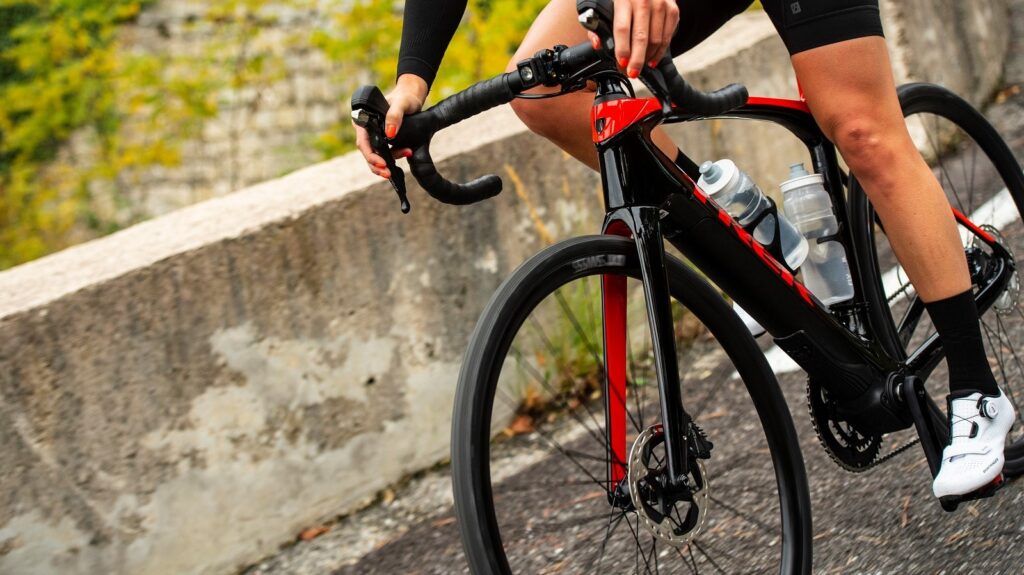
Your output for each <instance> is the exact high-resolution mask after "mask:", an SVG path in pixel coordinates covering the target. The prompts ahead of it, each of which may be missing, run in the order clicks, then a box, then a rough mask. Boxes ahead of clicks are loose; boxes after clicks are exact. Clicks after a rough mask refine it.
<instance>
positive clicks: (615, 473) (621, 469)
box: [601, 275, 628, 490]
mask: <svg viewBox="0 0 1024 575" xmlns="http://www.w3.org/2000/svg"><path fill="white" fill-rule="evenodd" d="M601 280H602V283H601V285H602V288H603V290H602V296H603V300H604V301H603V304H604V361H605V366H606V370H605V372H606V378H607V381H606V383H607V389H606V393H605V414H606V416H607V426H608V428H607V432H608V446H609V449H610V451H611V453H610V454H609V455H610V456H611V457H610V458H609V463H608V479H609V480H610V481H611V483H610V484H609V486H608V489H609V490H612V489H615V487H616V486H617V485H618V484H619V482H620V481H622V479H623V478H624V477H625V476H626V466H625V461H626V458H627V457H628V456H627V455H626V276H624V275H605V276H602V278H601Z"/></svg>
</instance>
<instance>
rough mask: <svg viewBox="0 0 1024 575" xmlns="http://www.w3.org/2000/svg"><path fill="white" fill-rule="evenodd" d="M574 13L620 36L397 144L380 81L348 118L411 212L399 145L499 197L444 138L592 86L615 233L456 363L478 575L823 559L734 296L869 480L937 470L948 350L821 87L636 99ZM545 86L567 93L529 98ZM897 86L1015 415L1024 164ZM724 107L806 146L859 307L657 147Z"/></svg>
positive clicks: (438, 187) (784, 412)
mask: <svg viewBox="0 0 1024 575" xmlns="http://www.w3.org/2000/svg"><path fill="white" fill-rule="evenodd" d="M577 7H578V10H579V14H580V22H581V23H582V24H583V25H584V27H586V28H587V29H589V30H592V31H594V32H596V33H598V35H599V37H600V38H601V39H602V45H601V47H600V48H597V49H595V48H593V47H592V46H591V45H590V44H589V43H587V44H581V45H578V46H572V47H566V46H555V47H553V48H551V49H549V50H543V51H541V52H538V53H537V54H536V55H535V56H534V57H532V58H528V59H526V60H524V61H522V62H520V63H519V64H518V66H517V69H516V70H515V71H512V72H509V73H505V74H502V75H499V76H497V77H494V78H491V79H489V80H486V81H483V82H480V83H478V84H475V85H473V86H471V87H470V88H468V89H466V90H465V91H463V92H459V93H457V94H455V95H453V96H451V97H448V98H446V99H444V100H442V101H441V102H439V103H438V104H437V105H436V106H434V107H432V108H430V109H428V110H426V111H423V112H420V113H417V114H414V115H410V116H408V117H407V118H406V119H405V121H404V123H403V126H402V129H401V131H400V133H399V135H398V136H397V138H396V139H395V140H394V141H392V142H389V141H388V140H387V139H386V138H385V136H384V131H383V118H384V113H385V111H386V110H387V102H386V101H385V100H384V97H383V95H382V94H381V92H380V91H379V89H377V88H376V87H372V86H366V87H363V88H362V89H360V90H359V91H358V92H357V93H356V94H355V96H354V97H353V99H352V108H353V118H354V119H355V121H356V123H357V124H359V125H362V126H364V127H366V128H367V130H368V131H369V134H370V138H371V143H372V146H373V148H374V149H375V150H376V151H377V152H378V153H379V154H380V155H381V156H382V157H383V158H385V159H386V160H387V162H388V168H389V169H390V171H391V178H390V180H391V183H392V185H393V186H394V189H395V191H396V192H397V194H398V196H399V198H400V201H401V206H402V210H403V211H405V212H408V211H409V209H410V205H409V202H408V199H407V196H406V188H405V180H404V172H403V171H402V169H401V168H400V167H399V166H397V165H395V162H394V161H393V160H392V159H391V154H390V153H389V145H390V146H394V147H395V148H411V149H413V150H414V153H413V155H412V157H411V158H410V159H409V166H410V169H411V171H412V174H413V176H414V177H415V178H416V180H417V181H418V182H419V184H420V185H421V187H422V188H423V189H424V190H426V191H427V192H428V193H429V194H430V195H431V196H433V197H434V198H436V199H438V200H440V201H442V202H445V203H449V204H470V203H474V202H478V201H482V200H485V199H487V198H490V197H493V196H495V195H496V194H498V193H499V192H500V191H501V180H500V179H499V178H498V177H497V176H494V175H489V176H484V177H482V178H479V179H477V180H474V181H472V182H469V183H465V184H456V183H453V182H450V181H448V180H446V179H444V178H443V177H442V176H441V175H439V174H438V172H437V170H436V168H435V166H434V163H433V160H432V159H431V156H430V150H429V144H430V140H431V138H432V136H433V134H434V133H436V132H437V131H439V130H441V129H443V128H445V127H448V126H451V125H453V124H456V123H458V122H460V121H462V120H464V119H466V118H468V117H470V116H473V115H475V114H478V113H480V112H483V111H485V110H487V109H490V108H493V107H495V106H499V105H502V104H505V103H508V102H510V101H511V100H512V99H514V98H517V97H533V98H538V97H555V96H558V95H561V94H565V93H568V92H572V91H576V90H580V89H583V88H584V87H585V86H587V84H588V82H589V83H590V85H591V86H592V87H594V86H596V91H595V92H594V104H593V108H592V112H591V117H592V121H593V139H594V143H595V146H596V147H597V151H598V154H599V157H600V166H601V181H602V189H603V196H604V204H605V208H606V214H605V218H604V223H603V226H602V233H601V234H600V235H588V236H582V237H575V238H572V239H569V240H566V241H562V242H559V243H557V244H555V245H552V246H550V247H548V248H547V249H545V250H543V251H542V252H540V253H538V254H537V255H535V256H533V257H532V258H530V259H529V260H528V261H526V262H525V263H524V264H522V265H521V266H520V267H519V268H518V269H517V270H516V271H515V272H514V273H513V274H512V276H511V277H509V278H508V279H507V280H506V281H505V282H504V283H503V284H502V285H501V287H500V288H499V289H498V291H497V292H496V293H495V295H494V296H493V298H492V300H491V301H490V303H489V305H488V306H487V307H486V309H485V311H484V313H483V315H482V317H481V318H480V320H479V322H478V324H477V326H476V329H475V330H474V332H473V334H472V336H471V338H470V343H469V349H468V350H467V352H466V356H465V363H464V365H463V368H462V372H461V375H460V380H459V384H458V390H457V394H456V402H455V410H454V421H453V428H452V473H453V482H454V494H455V506H456V511H457V517H458V520H459V525H460V529H461V534H462V538H463V544H464V548H465V551H466V556H467V559H468V561H469V564H470V566H471V569H472V571H473V572H474V573H595V572H610V573H622V572H636V573H648V572H653V573H658V572H662V571H665V572H676V571H679V572H692V573H699V572H701V571H702V570H703V571H707V572H718V573H735V572H765V571H767V572H773V571H774V572H779V573H809V572H810V569H811V559H812V531H811V505H810V497H809V493H808V486H807V477H806V472H805V468H804V462H803V458H802V455H801V451H800V446H799V444H798V442H797V435H796V431H795V428H794V423H793V420H792V416H791V414H790V410H789V408H788V406H787V404H786V402H785V400H784V397H783V395H782V392H781V390H780V386H779V382H778V380H777V379H776V377H775V375H774V374H773V372H772V370H771V368H770V367H769V364H768V362H767V360H766V358H765V354H764V352H763V351H762V349H761V348H760V347H759V345H758V343H757V342H756V341H755V339H754V338H753V336H752V335H751V333H750V332H749V330H748V329H747V328H746V327H745V326H744V324H743V323H742V322H741V321H740V320H739V318H738V317H737V315H736V314H735V312H734V311H733V309H732V308H731V307H730V306H729V304H728V303H727V302H726V300H725V299H724V298H723V295H722V294H723V292H724V294H726V295H727V296H728V297H729V298H731V299H732V300H733V301H734V302H736V303H737V304H738V305H741V306H742V307H743V308H744V309H745V310H746V311H747V312H748V313H749V314H750V315H751V316H752V317H753V318H754V319H756V320H757V321H758V322H759V323H760V324H761V325H762V326H764V327H765V328H766V329H767V331H768V333H769V334H770V335H771V337H772V339H773V340H774V343H775V345H777V346H778V347H779V348H780V349H781V350H783V351H784V352H785V353H786V354H788V355H789V356H790V357H791V358H792V359H793V360H795V362H796V363H798V364H799V366H800V367H801V368H802V369H803V370H804V371H805V372H806V373H807V403H808V409H809V412H810V415H811V420H812V422H813V423H814V428H815V431H816V432H817V434H818V437H819V439H820V441H821V444H822V445H823V447H824V448H825V449H826V451H827V452H828V453H829V455H830V456H831V457H832V459H833V460H834V461H835V462H836V463H838V464H839V465H840V466H841V467H843V468H844V469H846V470H849V471H855V472H856V471H864V470H866V469H870V468H872V467H874V466H877V465H879V464H880V463H882V462H884V461H888V460H891V459H892V457H894V456H895V455H897V454H899V453H902V452H905V451H906V450H907V449H908V448H909V447H911V446H912V445H914V444H916V443H919V444H920V446H921V447H922V449H923V451H924V454H925V457H926V459H927V462H928V464H929V468H930V470H931V472H932V474H933V475H934V474H935V473H936V472H937V469H938V464H939V459H940V457H941V450H942V446H943V445H945V443H946V439H947V436H948V423H947V418H946V415H945V411H944V410H943V409H941V408H940V407H939V406H938V405H937V404H936V402H935V400H934V399H933V398H932V393H929V392H928V389H927V388H926V385H925V384H926V383H927V382H929V381H932V382H934V383H933V384H932V385H931V387H933V388H934V390H933V391H934V392H936V394H938V395H941V394H942V392H941V389H942V388H943V387H944V386H945V381H946V379H945V377H943V376H942V370H943V369H944V367H943V365H942V359H943V350H942V345H941V342H940V340H939V339H938V336H937V335H936V334H935V333H934V330H933V329H931V328H930V324H929V322H928V320H927V317H926V314H924V306H923V303H922V302H921V301H920V299H918V298H917V297H916V295H915V293H914V292H913V288H912V286H910V284H909V283H908V282H906V281H905V279H904V278H903V274H902V269H901V268H899V266H898V264H897V263H896V260H895V258H894V257H893V253H892V250H891V248H890V247H889V245H888V242H887V240H886V238H885V230H884V227H883V226H882V225H881V223H880V222H879V220H878V218H876V217H875V214H874V211H873V209H872V206H871V203H870V201H869V200H868V198H867V196H866V195H865V194H864V192H863V190H862V189H861V187H860V186H859V185H858V184H857V181H856V178H855V176H853V175H850V174H847V173H845V172H844V171H843V169H842V168H841V166H840V164H839V162H838V160H837V154H836V149H835V148H834V146H833V145H832V144H831V143H830V142H829V141H828V140H827V139H826V138H825V136H824V135H823V133H822V132H821V130H820V129H819V128H818V127H817V125H816V124H815V122H814V119H813V118H812V116H811V114H810V112H809V110H808V108H807V106H806V104H805V103H804V102H803V101H801V100H786V99H776V98H763V97H748V94H747V91H746V89H745V88H744V87H742V86H740V85H736V84H733V85H730V86H727V87H725V88H723V89H720V90H718V91H715V92H710V93H705V92H701V91H698V90H696V89H694V88H692V87H691V86H690V85H689V84H688V83H687V82H686V81H685V80H684V79H683V78H682V77H680V75H679V73H678V71H677V70H676V68H675V67H674V65H673V63H672V60H671V59H670V58H668V57H666V58H665V59H663V60H662V61H661V62H660V63H659V65H658V66H657V68H648V69H645V70H644V72H643V73H642V75H641V80H642V81H643V83H644V84H645V85H646V87H647V88H648V89H649V90H650V93H651V96H650V97H637V96H636V95H635V94H634V92H633V89H632V87H631V85H630V83H629V81H628V80H627V78H626V77H625V76H624V75H623V74H622V73H621V72H620V71H619V70H618V69H617V68H616V66H615V63H614V61H613V57H612V53H613V51H612V41H611V34H610V22H611V2H610V1H608V0H580V1H579V2H578V6H577ZM538 86H546V87H550V88H559V90H558V91H557V92H554V93H551V94H547V95H537V94H536V93H530V94H527V93H526V92H527V90H530V89H531V88H535V87H538ZM899 97H900V102H901V104H902V106H903V111H904V114H905V115H906V117H907V119H908V123H909V127H910V129H911V133H912V135H914V136H915V141H917V142H918V143H919V145H920V147H921V148H922V150H923V152H924V153H925V155H926V157H927V158H928V159H929V161H930V162H931V163H932V164H933V166H934V168H935V170H936V173H937V175H938V176H939V178H940V181H941V183H942V184H943V187H944V189H945V191H946V193H947V196H948V197H949V199H950V202H951V209H952V213H953V215H954V217H955V218H956V221H957V223H958V224H959V228H960V230H961V236H962V239H963V244H964V253H965V257H966V258H967V260H968V263H969V268H970V271H971V276H972V281H973V284H974V293H975V297H976V300H977V306H978V309H979V310H980V312H981V314H982V318H981V319H982V322H983V328H984V332H985V336H986V339H987V349H988V353H989V354H990V357H991V358H993V359H994V361H995V363H996V364H997V365H995V370H994V371H995V372H996V375H997V377H999V379H1000V381H1001V383H1002V384H1003V386H1004V389H1005V390H1006V392H1007V393H1008V394H1009V395H1010V397H1011V399H1012V400H1013V401H1014V403H1015V404H1016V405H1017V406H1018V409H1017V411H1018V414H1020V413H1022V412H1024V410H1021V409H1020V407H1022V406H1024V405H1022V404H1020V403H1017V400H1016V398H1017V397H1018V394H1019V393H1021V392H1022V387H1024V362H1022V360H1021V358H1020V357H1019V355H1020V354H1022V353H1024V352H1022V351H1021V350H1022V346H1021V344H1020V342H1021V340H1022V338H1024V312H1022V311H1021V307H1020V303H1019V300H1020V287H1019V276H1018V272H1017V267H1018V263H1019V262H1018V260H1016V259H1015V255H1014V253H1015V252H1016V251H1017V250H1024V222H1022V221H1021V215H1020V214H1021V209H1022V208H1024V174H1022V171H1021V168H1020V165H1019V164H1018V163H1017V161H1016V160H1015V159H1014V157H1013V154H1012V153H1011V151H1010V149H1009V148H1008V147H1007V145H1006V144H1005V143H1004V142H1003V140H1002V139H1001V138H1000V137H999V135H998V134H997V133H996V131H995V130H994V129H993V128H992V126H991V125H990V124H989V123H988V122H987V121H986V120H985V118H984V117H983V116H982V115H981V114H980V113H978V112H977V111H976V110H975V109H974V108H972V107H971V106H970V105H969V104H968V103H966V102H965V101H964V100H962V99H961V98H959V97H957V96H956V95H954V94H952V93H951V92H949V91H948V90H946V89H944V88H941V87H939V86H935V85H929V84H911V85H906V86H902V87H900V89H899ZM708 118H735V119H754V120H762V121H768V122H773V123H775V124H778V125H780V126H782V127H783V128H785V129H787V130H788V131H789V132H790V133H792V134H793V135H794V136H795V137H796V138H798V139H799V140H800V141H801V142H802V143H803V144H804V145H806V148H807V150H808V152H809V154H810V161H811V164H812V165H813V169H814V172H816V173H819V174H821V175H822V176H823V177H824V182H825V186H826V188H827V189H828V191H829V193H830V195H831V198H832V202H833V206H834V210H835V215H836V216H837V218H838V220H839V222H840V228H839V232H838V233H837V234H835V236H833V237H831V238H829V239H834V240H838V241H840V242H841V243H842V244H843V246H844V247H845V248H846V251H847V254H849V257H848V263H849V267H850V272H851V274H852V277H853V278H854V283H855V295H854V297H853V298H852V299H851V300H849V301H846V302H842V303H839V304H835V305H833V306H832V307H830V308H829V307H826V306H824V305H823V304H822V303H821V302H820V301H819V300H818V299H817V298H816V297H815V296H814V294H813V293H811V292H810V291H809V290H808V289H807V288H806V287H805V286H804V285H803V284H802V283H801V281H799V279H797V277H796V275H795V270H791V269H789V268H788V267H787V266H786V264H785V263H784V258H783V257H781V252H780V247H779V245H778V236H779V234H778V229H777V228H776V233H775V239H774V240H773V241H772V242H771V244H770V245H762V244H760V243H758V242H757V241H755V240H754V239H753V237H752V235H751V230H752V227H751V226H747V227H744V226H741V225H740V224H738V223H737V222H736V221H735V220H733V218H731V217H730V216H729V215H728V214H727V213H726V212H725V211H724V210H723V209H721V208H720V207H719V206H717V205H716V204H715V202H714V201H713V200H711V199H710V198H709V197H708V196H707V195H706V194H705V193H704V192H702V191H701V189H700V188H699V187H698V186H697V185H696V184H695V182H696V181H697V180H698V178H699V170H698V167H697V165H696V164H695V163H694V162H693V161H692V160H690V159H689V158H688V157H687V156H685V154H682V155H680V158H679V159H677V160H675V161H673V160H672V159H670V158H668V157H667V156H665V155H664V154H663V153H662V152H661V151H660V150H659V149H658V148H657V147H656V146H655V145H654V144H653V143H652V141H651V130H652V129H653V128H655V127H656V126H658V125H660V124H668V123H677V122H694V121H700V120H705V119H708ZM979 160H980V162H979ZM979 164H980V165H979ZM776 221H777V219H776ZM756 223H757V222H755V223H754V225H756ZM666 242H667V243H668V245H670V246H672V247H674V248H675V249H676V250H678V252H679V254H680V255H681V256H682V257H679V256H676V255H673V254H672V253H670V251H667V248H666ZM1021 427H1022V426H1017V431H1015V432H1011V437H1010V439H1009V442H1008V445H1007V449H1006V466H1005V468H1004V476H1005V477H1013V476H1016V475H1018V474H1021V473H1022V472H1024V436H1022V435H1021V434H1020V431H1019V430H1020V429H1021ZM907 429H910V430H913V432H914V433H915V434H916V438H915V439H914V440H913V441H910V442H908V443H906V444H904V445H902V446H900V447H897V448H895V449H890V450H889V451H888V453H887V454H886V455H883V454H882V440H883V438H884V437H885V436H887V435H890V434H893V433H896V432H899V431H901V430H907ZM1002 484H1003V478H1002V477H1001V478H999V479H997V481H996V482H995V483H993V484H992V485H990V486H988V487H986V488H984V489H982V490H980V491H978V492H976V493H972V494H969V495H967V496H964V497H962V498H958V497H952V498H944V499H943V500H942V501H941V504H942V506H943V508H945V509H946V510H948V511H952V510H955V509H956V508H957V506H958V505H959V504H960V503H962V502H964V501H969V500H974V499H978V498H983V497H988V496H991V495H992V494H993V493H995V491H996V490H997V489H998V488H999V487H1000V486H1001V485H1002Z"/></svg>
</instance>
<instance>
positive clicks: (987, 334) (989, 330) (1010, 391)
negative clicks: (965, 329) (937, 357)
mask: <svg viewBox="0 0 1024 575" xmlns="http://www.w3.org/2000/svg"><path fill="white" fill-rule="evenodd" d="M981 327H982V328H983V329H984V332H985V338H986V339H987V340H988V345H989V347H990V348H991V349H992V351H993V352H997V353H996V363H997V364H998V365H999V376H1000V377H1001V378H1002V381H1004V382H1007V381H1009V378H1008V377H1007V376H1006V369H1005V368H1004V366H1003V352H1002V347H1003V346H1002V345H1001V344H1002V341H1000V342H999V343H1000V345H999V346H998V348H997V347H996V345H995V343H993V342H992V328H991V327H990V326H989V325H988V324H987V323H986V322H985V320H984V319H982V320H981ZM1003 387H1004V388H1005V389H1006V394H1007V397H1008V398H1009V400H1010V403H1012V404H1013V408H1014V409H1015V410H1016V411H1017V421H1019V422H1022V423H1024V419H1022V416H1021V414H1020V408H1019V407H1018V406H1019V405H1020V404H1019V403H1017V397H1016V395H1015V394H1014V393H1013V389H1011V388H1010V386H1009V385H1003Z"/></svg>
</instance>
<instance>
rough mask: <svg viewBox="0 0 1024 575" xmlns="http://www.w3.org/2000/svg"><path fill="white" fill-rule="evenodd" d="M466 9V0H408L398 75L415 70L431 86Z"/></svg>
mask: <svg viewBox="0 0 1024 575" xmlns="http://www.w3.org/2000/svg"><path fill="white" fill-rule="evenodd" d="M465 11H466V0H406V3H405V20H404V24H403V25H402V47H401V49H400V50H399V53H398V77H402V76H403V75H405V74H415V75H416V76H419V77H420V78H423V81H424V82H426V83H427V87H428V88H429V87H430V84H432V83H433V82H434V78H435V77H436V76H437V68H438V66H439V65H440V64H441V58H443V57H444V52H445V50H447V49H448V43H449V42H451V40H452V36H454V35H455V30H456V29H458V27H459V21H460V20H462V15H463V13H465Z"/></svg>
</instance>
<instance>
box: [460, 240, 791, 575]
mask: <svg viewBox="0 0 1024 575" xmlns="http://www.w3.org/2000/svg"><path fill="white" fill-rule="evenodd" d="M667 267H668V271H669V278H670V289H671V293H672V296H673V298H674V301H673V312H674V313H673V316H674V317H675V322H676V334H675V335H676V340H677V347H678V353H677V362H678V366H679V371H680V381H681V386H682V392H683V397H684V400H683V401H684V404H685V408H686V410H687V412H688V413H689V414H690V415H691V416H692V418H693V420H694V422H695V423H696V424H697V426H699V429H700V431H696V432H695V436H696V435H700V436H702V438H703V439H706V440H707V441H709V442H710V444H711V445H712V447H711V448H710V457H709V458H696V457H694V458H693V460H692V465H691V466H690V467H691V474H690V477H688V479H691V480H692V483H690V486H691V488H692V489H691V493H689V494H688V495H687V496H686V497H685V498H683V499H684V500H682V501H679V500H673V501H669V500H668V499H666V498H662V497H661V495H660V494H659V491H658V488H657V481H658V479H659V477H663V474H664V469H663V467H664V466H663V465H662V464H663V463H664V459H665V453H664V448H663V444H662V443H661V441H660V440H659V435H658V434H659V433H660V431H661V427H660V426H659V425H658V421H659V419H660V415H659V414H660V408H659V401H660V399H659V397H658V395H659V394H658V386H657V378H656V374H655V372H654V364H653V358H652V355H651V338H650V330H649V327H648V324H647V315H646V310H645V307H644V294H643V285H642V283H641V282H640V281H639V279H638V278H639V277H640V271H639V267H638V261H637V254H636V249H635V247H634V245H633V243H632V242H631V241H630V240H627V239H624V238H619V237H611V236H591V237H583V238H576V239H572V240H569V241H566V242H563V243H560V244H558V245H555V246H553V247H551V248H548V249H547V250H545V251H544V252H542V253H540V254H538V255H537V256H535V257H534V258H532V259H531V260H529V261H528V262H526V263H525V264H524V265H523V266H521V267H520V268H519V269H518V270H517V271H516V272H515V273H514V274H513V275H512V276H511V277H510V278H509V279H508V280H507V281H506V282H505V283H504V284H503V285H502V287H501V288H500V289H499V290H498V292H497V293H496V294H495V296H494V298H493V299H492V301H491V303H490V304H489V305H488V307H487V309H486V310H485V312H484V314H483V316H482V317H481V319H480V321H479V323H478V324H477V327H476V330H475V331H474V333H473V336H472V339H471V341H470V346H469V350H468V351H467V354H466V361H465V364H464V366H463V370H462V374H461V377H460V381H459V387H458V393H457V396H456V405H455V414H454V423H453V438H452V469H453V480H454V492H455V506H456V511H457V515H458V519H459V525H460V529H461V532H462V538H463V543H464V547H465V550H466V554H467V558H468V560H469V563H470V565H471V567H472V571H473V572H474V573H530V574H534V573H566V574H568V573H597V572H607V573H699V572H701V571H702V570H703V571H709V572H716V573H740V572H743V573H751V572H754V573H787V574H788V573H809V572H810V564H811V525H810V522H811V517H810V501H809V495H808V489H807V480H806V476H805V472H804V466H803V460H802V459H801V456H800V448H799V445H798V443H797V438H796V433H795V431H794V428H793V422H792V419H791V418H790V415H789V412H788V411H787V409H786V405H785V402H784V401H783V398H782V394H781V392H780V390H779V387H778V382H777V381H776V380H775V377H774V375H773V374H772V372H771V370H770V369H769V367H768V365H767V362H766V361H765V359H764V356H763V354H762V353H761V351H760V350H759V349H758V347H757V345H756V343H755V342H754V340H753V338H752V337H751V336H750V335H749V333H748V332H746V330H745V328H744V327H743V325H742V323H740V321H739V320H738V318H737V317H736V316H735V314H734V313H733V312H732V310H731V309H730V308H729V307H728V306H727V305H726V304H725V302H724V301H723V300H722V298H721V297H720V296H719V294H718V293H717V292H715V291H714V290H713V289H712V288H711V286H710V285H708V284H707V283H706V282H705V281H704V280H702V279H700V278H699V277H698V276H697V275H696V274H695V273H694V272H692V271H691V270H689V269H688V268H687V267H686V266H684V265H683V264H682V263H681V262H680V261H679V260H677V259H674V258H669V261H668V264H667ZM603 291H604V298H605V299H604V300H603V299H602V292H603ZM603 301H604V302H605V303H602V302H603ZM613 302H617V303H613ZM626 309H628V313H627V312H626V311H625V310H626ZM605 310H608V315H607V317H604V312H605ZM603 318H604V320H605V321H602V320H603ZM605 323H607V327H606V326H605ZM605 347H607V348H608V350H609V353H608V354H607V355H606V353H605ZM606 361H607V363H608V367H607V369H606V365H605V363H606ZM615 373H619V374H620V375H621V376H622V377H621V380H622V381H621V384H622V387H617V384H616V383H615V382H616V380H617V378H616V376H615ZM694 429H695V430H696V429H697V428H694ZM619 434H621V435H619ZM620 442H621V444H620ZM693 443H694V442H693V441H692V442H691V444H693ZM630 489H632V490H634V493H636V494H641V493H642V494H643V495H642V496H639V497H634V496H632V495H631V494H630Z"/></svg>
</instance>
